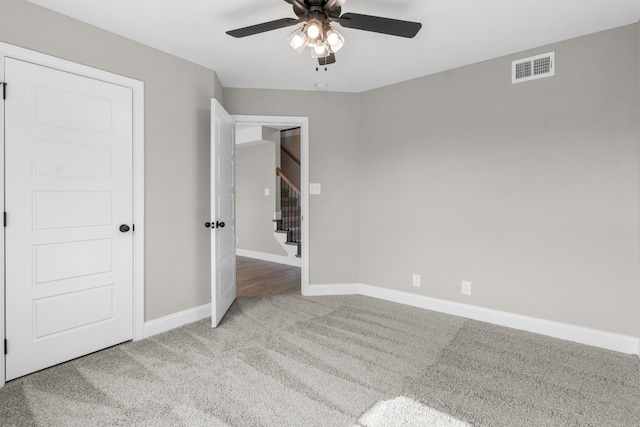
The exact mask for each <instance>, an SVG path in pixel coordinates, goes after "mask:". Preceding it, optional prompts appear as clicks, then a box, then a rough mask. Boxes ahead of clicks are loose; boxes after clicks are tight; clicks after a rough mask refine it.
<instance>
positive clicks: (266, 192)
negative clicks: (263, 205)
mask: <svg viewBox="0 0 640 427" xmlns="http://www.w3.org/2000/svg"><path fill="white" fill-rule="evenodd" d="M269 194H271V189H270V188H265V189H264V195H265V196H268V195H269Z"/></svg>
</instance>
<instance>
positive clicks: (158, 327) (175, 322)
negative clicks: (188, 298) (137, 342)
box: [143, 304, 211, 338]
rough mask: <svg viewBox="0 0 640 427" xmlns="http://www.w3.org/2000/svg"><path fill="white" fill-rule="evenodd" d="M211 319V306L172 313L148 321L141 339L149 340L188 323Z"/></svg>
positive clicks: (206, 305)
mask: <svg viewBox="0 0 640 427" xmlns="http://www.w3.org/2000/svg"><path fill="white" fill-rule="evenodd" d="M207 317H211V304H205V305H201V306H200V307H194V308H190V309H188V310H184V311H180V312H178V313H173V314H170V315H168V316H164V317H160V318H159V319H155V320H150V321H148V322H145V324H144V333H143V338H149V337H151V336H153V335H157V334H161V333H163V332H167V331H170V330H172V329H175V328H179V327H180V326H184V325H187V324H189V323H193V322H197V321H198V320H202V319H206V318H207Z"/></svg>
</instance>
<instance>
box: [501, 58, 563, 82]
mask: <svg viewBox="0 0 640 427" xmlns="http://www.w3.org/2000/svg"><path fill="white" fill-rule="evenodd" d="M555 73H556V55H555V52H549V53H543V54H542V55H536V56H531V57H529V58H524V59H518V60H517V61H513V62H512V63H511V83H520V82H526V81H528V80H535V79H541V78H544V77H551V76H553V75H554V74H555Z"/></svg>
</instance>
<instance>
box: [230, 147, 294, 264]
mask: <svg viewBox="0 0 640 427" xmlns="http://www.w3.org/2000/svg"><path fill="white" fill-rule="evenodd" d="M275 170H276V143H275V142H265V143H262V144H259V145H252V146H248V147H243V146H242V145H240V146H238V147H237V150H236V237H237V238H238V245H237V248H238V249H246V250H250V251H257V252H262V253H267V254H273V255H281V256H286V255H287V252H286V251H285V250H284V248H283V247H282V246H281V245H280V244H279V243H278V241H277V240H276V239H275V237H274V233H273V229H274V225H273V218H274V214H275V211H276V187H275V186H276V174H275ZM265 188H268V189H269V191H270V195H269V196H265V195H264V190H265Z"/></svg>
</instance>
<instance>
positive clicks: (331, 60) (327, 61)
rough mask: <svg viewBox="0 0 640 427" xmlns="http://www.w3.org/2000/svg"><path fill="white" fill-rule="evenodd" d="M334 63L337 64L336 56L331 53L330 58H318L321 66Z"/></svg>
mask: <svg viewBox="0 0 640 427" xmlns="http://www.w3.org/2000/svg"><path fill="white" fill-rule="evenodd" d="M334 62H336V55H335V54H333V53H330V54H329V56H325V57H324V58H318V64H319V65H329V64H333V63H334Z"/></svg>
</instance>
